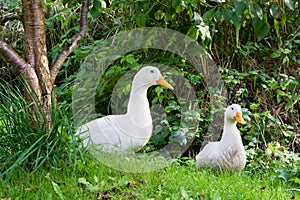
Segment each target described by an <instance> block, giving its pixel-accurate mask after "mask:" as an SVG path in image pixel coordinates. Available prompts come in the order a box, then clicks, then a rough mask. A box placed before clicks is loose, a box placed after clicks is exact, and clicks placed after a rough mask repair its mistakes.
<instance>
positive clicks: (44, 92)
mask: <svg viewBox="0 0 300 200" xmlns="http://www.w3.org/2000/svg"><path fill="white" fill-rule="evenodd" d="M22 5H23V21H24V31H25V41H24V55H25V59H26V61H27V62H28V63H29V64H30V66H31V67H32V68H33V69H34V71H35V73H36V75H37V78H38V83H39V85H38V86H37V85H31V87H32V88H33V90H34V91H38V90H39V91H40V92H38V93H37V94H39V95H40V96H38V99H39V102H40V105H39V106H41V107H42V110H43V112H44V115H45V118H43V117H40V119H39V120H40V123H42V124H47V127H48V129H50V128H51V125H52V123H51V107H52V102H51V100H52V98H51V93H52V90H53V86H52V83H51V79H50V71H49V61H48V57H47V46H46V28H45V23H44V13H43V9H42V1H41V0H35V1H32V0H22ZM44 120H46V121H44Z"/></svg>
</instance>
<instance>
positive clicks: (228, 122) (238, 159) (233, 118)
mask: <svg viewBox="0 0 300 200" xmlns="http://www.w3.org/2000/svg"><path fill="white" fill-rule="evenodd" d="M237 122H239V123H241V124H245V123H246V121H245V120H244V119H243V117H242V109H241V107H240V106H239V105H238V104H232V105H230V106H228V107H227V109H226V111H225V116H224V129H223V135H222V138H221V140H220V141H219V142H209V143H208V144H207V145H206V146H204V148H203V149H202V151H200V153H199V154H198V155H197V156H196V162H197V166H198V167H202V168H205V167H212V169H213V170H219V169H229V170H242V169H244V167H245V165H246V153H245V150H244V146H243V143H242V138H241V135H240V132H239V130H238V129H237V127H236V123H237Z"/></svg>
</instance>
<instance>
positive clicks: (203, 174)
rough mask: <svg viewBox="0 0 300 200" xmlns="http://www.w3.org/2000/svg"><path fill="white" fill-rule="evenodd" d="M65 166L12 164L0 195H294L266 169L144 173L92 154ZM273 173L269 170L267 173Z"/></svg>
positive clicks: (182, 168) (173, 168)
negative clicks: (25, 168) (30, 168)
mask: <svg viewBox="0 0 300 200" xmlns="http://www.w3.org/2000/svg"><path fill="white" fill-rule="evenodd" d="M88 160H89V161H88V162H87V163H85V164H83V163H79V164H78V169H77V171H76V173H75V174H74V173H73V174H72V172H73V170H72V169H71V168H62V169H54V168H50V169H48V170H46V169H45V168H40V169H39V170H38V171H37V172H36V173H35V174H34V175H33V176H28V175H27V173H23V172H22V171H21V170H16V171H15V173H14V175H13V176H12V177H11V179H10V180H9V181H8V182H5V181H1V183H0V199H1V200H2V199H84V200H85V199H97V198H98V199H100V198H101V197H102V198H110V199H168V198H169V199H280V200H281V199H293V198H295V199H298V198H299V197H300V192H299V191H297V189H294V188H293V186H292V185H291V184H289V183H288V182H285V181H283V180H280V179H278V178H273V177H272V175H271V174H272V173H271V172H267V171H266V172H264V173H260V172H256V173H250V172H249V171H243V172H241V173H229V172H220V173H213V172H211V171H210V170H200V169H197V168H196V167H195V164H194V163H192V164H179V163H178V162H177V163H174V164H172V165H170V166H168V167H166V168H164V169H161V170H158V171H153V172H149V173H140V174H138V173H125V172H120V171H116V170H114V169H112V168H109V167H107V166H105V165H103V164H101V163H99V162H97V160H95V159H88ZM273 175H274V174H273Z"/></svg>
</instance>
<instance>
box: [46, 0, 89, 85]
mask: <svg viewBox="0 0 300 200" xmlns="http://www.w3.org/2000/svg"><path fill="white" fill-rule="evenodd" d="M88 6H89V0H82V6H81V17H80V30H79V32H78V33H77V35H76V36H75V37H74V38H73V40H72V41H71V43H67V44H66V45H65V46H64V47H63V49H62V50H61V52H60V53H59V54H58V56H57V57H56V60H55V61H54V63H53V65H52V67H51V82H52V83H53V84H54V81H55V78H56V76H57V74H58V72H59V70H60V69H61V67H62V65H63V63H64V62H65V60H66V58H67V57H68V56H69V55H70V53H71V52H72V51H73V50H74V48H75V47H76V46H77V45H78V44H79V43H80V40H81V39H82V38H83V37H85V35H86V32H87V27H88V25H87V15H88Z"/></svg>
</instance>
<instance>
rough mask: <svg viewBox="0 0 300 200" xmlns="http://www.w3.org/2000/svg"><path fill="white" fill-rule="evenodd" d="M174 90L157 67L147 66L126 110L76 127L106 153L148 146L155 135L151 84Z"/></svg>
mask: <svg viewBox="0 0 300 200" xmlns="http://www.w3.org/2000/svg"><path fill="white" fill-rule="evenodd" d="M153 85H161V86H164V87H166V88H169V89H172V90H173V87H172V86H171V85H170V84H169V83H167V82H166V81H165V80H164V79H163V77H162V75H161V73H160V71H159V69H158V68H156V67H153V66H146V67H143V68H141V69H140V70H139V71H138V72H137V74H136V75H135V76H134V78H133V81H132V86H131V91H130V97H129V102H128V107H127V113H126V114H123V115H108V116H105V117H102V118H99V119H95V120H93V121H90V122H88V123H86V124H84V125H82V126H81V127H79V128H78V129H77V134H78V135H79V136H80V137H81V138H82V139H83V144H84V146H86V147H90V146H91V145H93V146H94V147H96V148H97V149H99V148H100V149H101V150H102V151H104V152H112V151H114V152H124V151H136V150H138V149H140V148H141V147H143V146H144V145H146V143H147V142H148V141H149V139H150V137H151V135H152V117H151V113H150V108H149V102H148V99H147V90H148V88H149V87H150V86H153Z"/></svg>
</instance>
